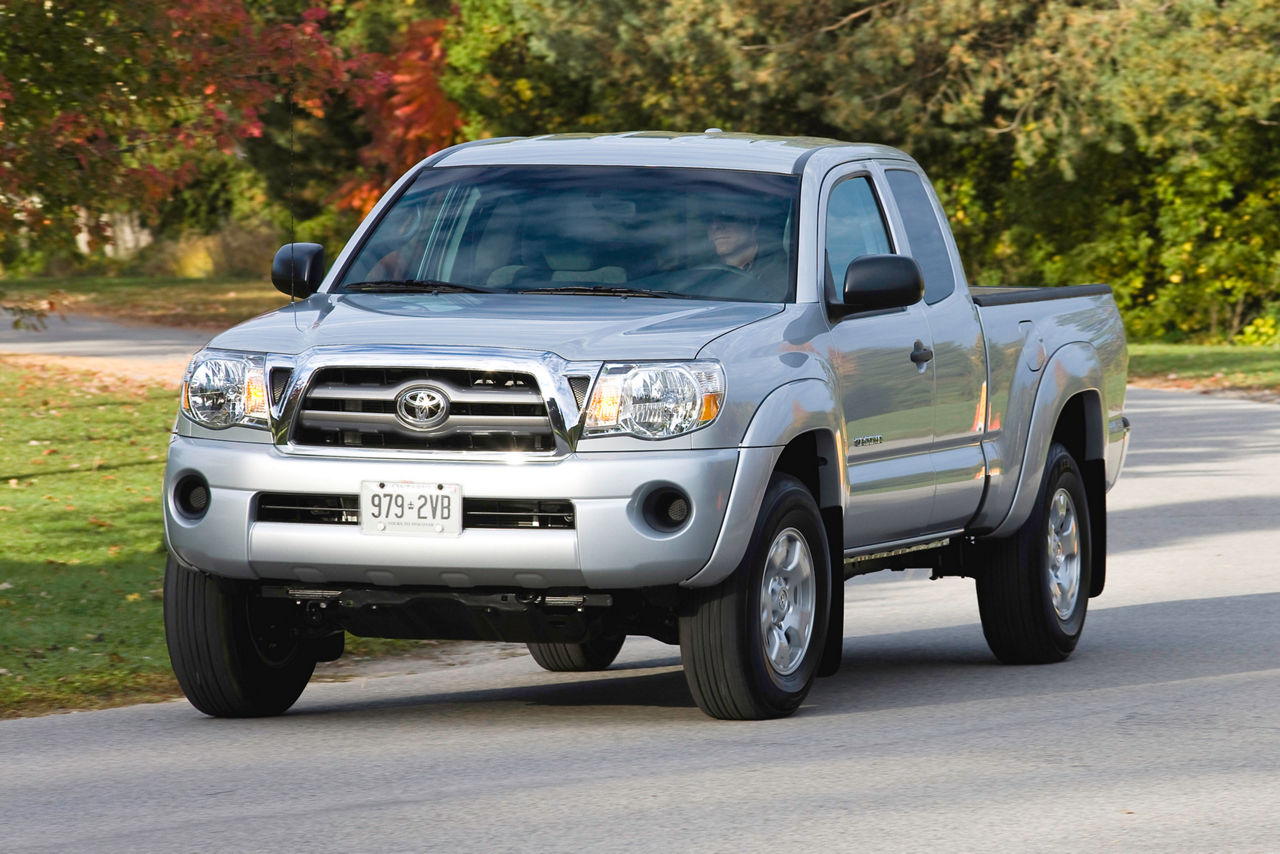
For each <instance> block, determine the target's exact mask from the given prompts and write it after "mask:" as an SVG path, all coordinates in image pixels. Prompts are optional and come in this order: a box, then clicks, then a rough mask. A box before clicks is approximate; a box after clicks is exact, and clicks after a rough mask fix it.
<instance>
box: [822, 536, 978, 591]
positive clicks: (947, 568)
mask: <svg viewBox="0 0 1280 854" xmlns="http://www.w3.org/2000/svg"><path fill="white" fill-rule="evenodd" d="M961 566H962V562H961V551H960V543H959V542H958V541H955V539H954V535H951V536H946V537H941V538H939V539H936V540H927V541H925V542H920V543H910V544H903V545H900V546H896V547H893V548H888V549H882V550H880V551H874V552H868V553H866V554H855V555H848V554H847V555H845V557H844V577H845V579H846V580H847V579H850V578H852V577H854V576H855V575H867V574H869V573H872V572H880V571H881V570H885V569H890V570H893V571H895V572H901V571H902V570H905V569H915V568H923V569H930V570H933V577H934V578H941V577H943V576H944V575H959V574H961V571H960V567H961Z"/></svg>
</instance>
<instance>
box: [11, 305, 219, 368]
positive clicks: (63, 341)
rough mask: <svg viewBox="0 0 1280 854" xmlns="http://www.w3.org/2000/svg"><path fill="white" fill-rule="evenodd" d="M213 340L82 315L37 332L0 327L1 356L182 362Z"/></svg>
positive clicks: (54, 320) (61, 318) (55, 320)
mask: <svg viewBox="0 0 1280 854" xmlns="http://www.w3.org/2000/svg"><path fill="white" fill-rule="evenodd" d="M212 337H213V333H212V332H201V331H199V330H192V329H175V328H172V327H168V326H155V325H147V324H141V323H139V324H125V323H120V322H119V321H115V320H106V319H103V318H98V317H90V316H89V315H85V314H67V315H52V316H50V317H49V318H48V319H47V320H46V325H45V328H44V329H40V330H37V331H32V330H29V329H14V328H13V327H12V326H10V325H9V324H8V323H0V353H3V352H8V353H28V354H46V355H57V356H82V357H86V356H87V357H93V358H110V359H131V360H142V361H169V360H173V359H182V360H184V361H185V360H186V359H187V358H190V356H191V354H192V353H194V352H195V351H197V350H199V349H200V348H201V347H203V346H204V345H205V343H206V342H207V341H208V340H209V339H210V338H212Z"/></svg>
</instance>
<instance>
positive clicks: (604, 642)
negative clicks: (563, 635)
mask: <svg viewBox="0 0 1280 854" xmlns="http://www.w3.org/2000/svg"><path fill="white" fill-rule="evenodd" d="M626 639H627V638H626V635H601V636H600V637H595V638H591V639H590V640H586V641H583V642H582V643H534V642H530V643H528V644H525V645H526V646H527V647H529V655H531V656H533V660H534V661H536V662H538V666H539V667H541V668H542V669H543V670H550V671H551V672H552V673H584V672H587V671H591V670H605V669H607V668H608V667H609V665H610V664H613V660H614V659H615V658H617V657H618V652H619V651H620V650H621V649H622V643H623V641H625V640H626Z"/></svg>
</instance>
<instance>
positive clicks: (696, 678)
mask: <svg viewBox="0 0 1280 854" xmlns="http://www.w3.org/2000/svg"><path fill="white" fill-rule="evenodd" d="M830 594H831V566H830V559H829V553H828V550H827V536H826V529H825V528H824V527H823V524H822V516H821V514H819V512H818V506H817V504H816V503H815V502H814V500H813V496H812V495H811V494H810V493H809V490H808V489H806V488H805V486H804V484H802V483H801V482H800V481H799V480H797V479H796V478H794V477H792V476H790V475H785V474H774V475H773V477H772V478H771V479H770V481H769V488H768V489H767V490H766V492H765V496H764V501H763V502H762V503H761V506H760V514H759V516H758V517H757V521H756V527H755V530H754V532H753V533H752V535H751V541H750V543H749V544H748V546H747V552H746V554H745V555H744V557H743V559H742V563H741V564H740V565H739V566H738V568H737V569H736V570H735V571H734V573H733V574H732V575H730V576H729V577H728V578H726V579H725V580H724V581H722V582H721V583H720V584H718V585H716V586H715V587H710V588H706V589H700V590H694V591H691V596H690V601H689V605H688V608H687V611H686V613H685V614H683V615H682V616H681V617H680V656H681V659H682V661H683V663H684V673H685V678H686V679H687V680H688V682H689V690H690V691H691V692H692V693H693V699H694V700H695V701H696V702H697V704H698V708H700V709H702V711H704V712H706V713H707V714H708V715H710V716H711V717H713V718H721V719H723V720H760V719H763V718H780V717H785V716H787V715H790V714H791V713H792V712H794V711H795V710H796V709H797V708H798V707H799V706H800V704H801V703H802V702H803V701H804V698H805V696H806V695H807V694H808V693H809V688H810V687H811V686H812V685H813V679H814V676H815V674H816V673H817V669H818V662H819V660H820V659H821V658H822V653H823V649H824V647H825V642H826V635H827V622H828V618H829V612H830V604H829V602H830Z"/></svg>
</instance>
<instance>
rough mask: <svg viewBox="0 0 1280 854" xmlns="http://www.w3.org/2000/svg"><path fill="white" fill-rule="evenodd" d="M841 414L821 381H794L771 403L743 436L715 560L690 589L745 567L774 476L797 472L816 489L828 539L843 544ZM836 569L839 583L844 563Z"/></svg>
mask: <svg viewBox="0 0 1280 854" xmlns="http://www.w3.org/2000/svg"><path fill="white" fill-rule="evenodd" d="M840 411H841V409H840V405H839V401H838V400H837V398H836V396H835V394H834V393H833V391H832V389H831V387H830V386H829V385H828V384H827V383H826V382H824V381H822V380H818V379H803V380H796V381H795V382H790V383H786V384H784V385H781V386H779V387H778V388H776V389H774V390H773V391H772V392H771V393H770V394H769V395H768V397H766V398H765V399H764V401H763V402H762V403H761V404H760V406H759V407H758V408H757V410H756V413H755V416H754V417H753V418H752V419H751V423H750V424H749V425H748V427H747V431H746V434H745V436H744V437H743V440H742V446H741V448H740V450H739V462H738V472H737V474H736V476H735V477H734V485H733V492H732V494H731V495H730V497H729V504H728V507H727V509H726V511H725V521H724V524H723V525H722V526H721V528H720V535H719V537H718V538H717V539H716V545H715V548H714V550H713V551H712V554H711V558H710V559H709V560H708V561H707V563H706V565H704V566H703V568H702V569H701V570H699V571H698V572H697V573H696V574H694V575H693V576H691V577H690V578H688V579H687V580H685V581H684V582H683V584H682V586H685V587H707V586H710V585H713V584H718V583H719V582H721V581H722V580H724V579H725V578H727V577H728V576H729V575H730V574H731V573H732V572H733V571H734V569H736V568H737V566H738V564H739V563H740V562H741V561H742V556H743V554H744V553H745V552H746V546H747V541H748V540H749V539H750V533H751V530H752V529H753V527H754V526H755V521H756V517H757V515H759V512H760V504H761V502H762V501H763V499H764V493H765V489H766V488H767V487H768V484H769V478H770V477H771V476H772V475H773V473H774V472H784V473H786V474H790V475H792V476H794V477H795V478H796V479H798V480H799V481H800V482H801V483H803V484H804V485H805V486H806V487H807V488H808V489H809V491H810V493H811V494H812V495H813V497H814V500H815V501H816V502H817V504H818V509H819V511H820V512H821V514H822V519H823V523H824V524H823V527H824V528H825V529H826V533H827V538H828V541H829V542H830V543H836V544H838V543H842V542H843V533H842V525H843V520H844V496H845V494H846V492H847V489H846V478H847V473H846V471H845V467H844V450H843V449H844V434H843V431H842V430H841V425H840V423H839V421H838V418H837V413H839V412H840ZM834 548H835V547H834V546H833V549H834ZM832 567H833V577H834V576H835V575H836V574H837V572H838V564H832Z"/></svg>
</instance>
